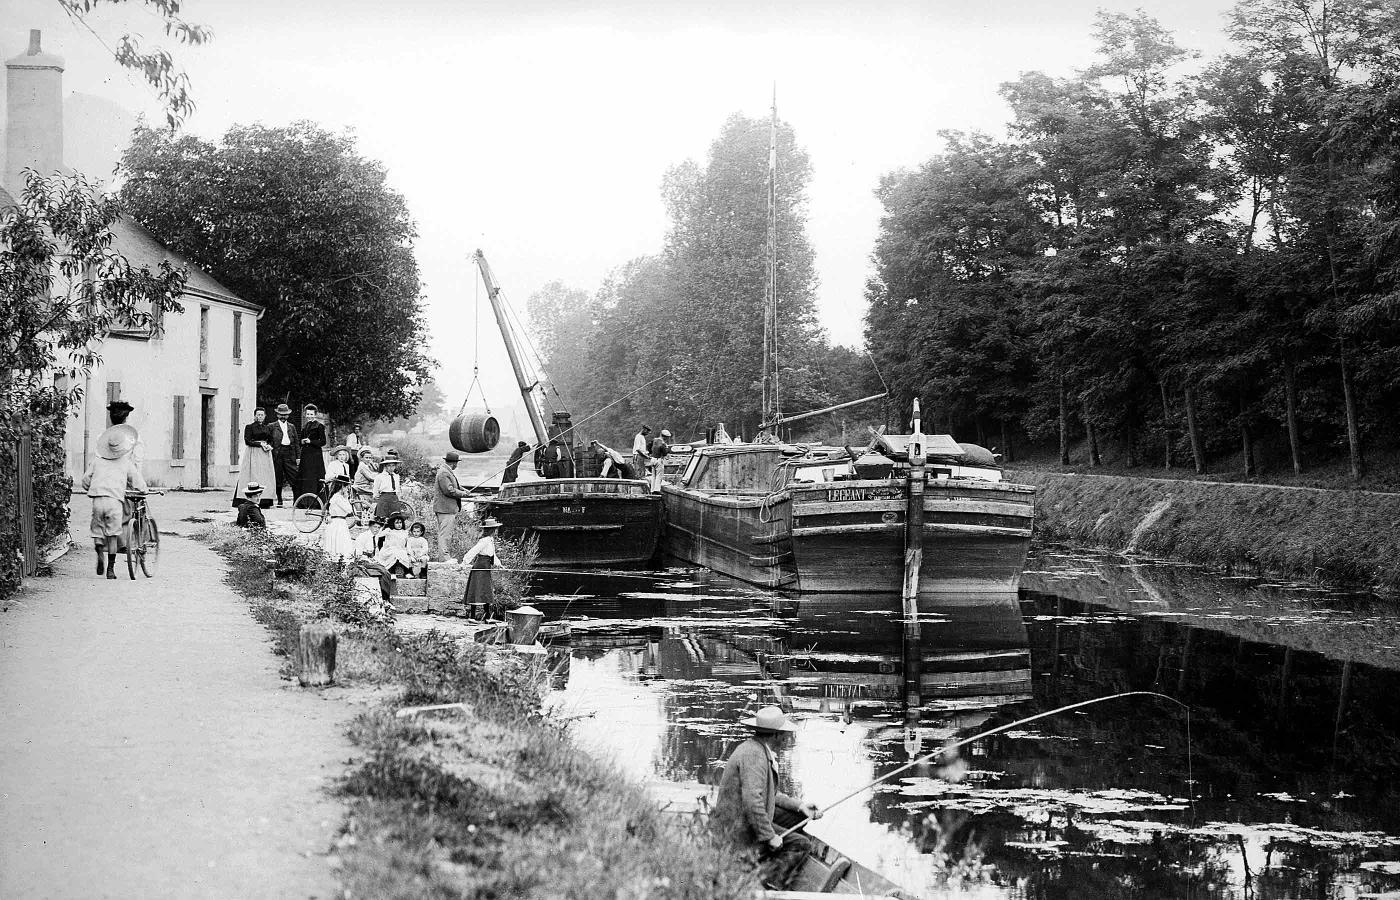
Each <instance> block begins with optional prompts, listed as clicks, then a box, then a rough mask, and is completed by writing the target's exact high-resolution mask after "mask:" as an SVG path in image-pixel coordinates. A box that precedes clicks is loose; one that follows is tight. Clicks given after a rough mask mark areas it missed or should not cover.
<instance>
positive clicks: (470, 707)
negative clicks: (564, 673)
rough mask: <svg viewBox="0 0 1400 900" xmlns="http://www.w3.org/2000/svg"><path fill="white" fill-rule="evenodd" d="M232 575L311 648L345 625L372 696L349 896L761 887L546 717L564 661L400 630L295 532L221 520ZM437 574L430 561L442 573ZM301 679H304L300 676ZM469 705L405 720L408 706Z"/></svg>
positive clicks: (345, 843)
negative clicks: (318, 627) (322, 633)
mask: <svg viewBox="0 0 1400 900" xmlns="http://www.w3.org/2000/svg"><path fill="white" fill-rule="evenodd" d="M205 539H206V540H207V541H208V542H209V543H210V544H211V545H212V546H213V547H214V548H215V549H216V550H218V551H219V552H220V553H221V554H223V555H224V557H225V558H226V559H227V560H228V561H229V564H230V574H229V581H230V583H231V584H232V585H233V586H234V587H235V588H236V589H237V590H239V591H240V592H241V593H242V594H244V596H245V597H247V599H248V601H249V602H250V604H251V606H252V608H253V613H254V616H255V617H256V618H257V619H258V620H259V621H261V622H263V623H264V624H265V625H267V626H268V628H269V629H270V630H271V631H272V634H273V637H274V641H275V644H276V651H277V652H278V653H279V654H282V655H285V656H288V657H289V658H290V657H292V656H293V655H294V654H295V649H296V644H297V634H298V630H299V629H300V626H301V625H302V624H303V623H305V622H308V621H315V620H321V621H330V622H332V623H333V624H334V626H335V628H336V631H337V636H338V647H337V652H336V657H337V667H336V683H337V685H336V687H334V688H331V689H323V690H332V691H338V692H351V693H357V694H359V695H361V696H364V697H370V698H372V703H371V705H370V706H369V708H368V709H367V710H366V711H365V712H364V713H362V714H361V715H360V716H359V717H358V718H356V720H355V721H354V722H353V723H352V725H351V727H350V739H351V741H352V742H353V744H354V745H355V747H356V750H357V754H358V756H357V759H356V761H355V764H354V765H353V766H352V768H351V771H350V772H349V774H348V776H347V777H346V779H345V780H344V782H343V784H342V787H341V793H342V795H343V796H344V797H345V798H347V799H348V800H349V803H350V813H349V817H348V819H347V820H346V822H345V825H344V828H343V830H342V833H341V836H340V838H339V839H338V840H337V841H336V847H335V849H336V853H337V855H338V859H339V872H340V876H341V888H342V891H343V893H344V894H345V895H346V896H350V897H409V896H413V897H428V896H432V897H448V896H452V897H468V896H471V897H478V896H479V897H486V896H490V897H540V896H548V897H580V898H582V897H648V898H657V900H667V898H674V900H699V898H715V900H730V898H733V900H737V898H739V897H750V896H753V895H754V893H755V892H756V889H757V882H756V881H755V880H754V878H753V875H752V873H751V872H749V871H746V870H745V868H744V867H742V866H736V865H735V861H734V859H733V858H732V856H730V855H729V851H728V850H727V849H726V848H723V847H721V846H719V845H718V844H717V843H716V842H715V840H714V838H713V837H712V836H711V834H710V832H709V830H708V829H706V828H704V827H703V826H701V825H700V824H699V823H687V822H684V821H680V820H678V819H676V818H675V817H672V816H668V815H665V814H663V812H662V811H661V810H660V809H659V808H658V805H657V803H656V801H655V800H654V799H653V798H652V797H651V796H650V795H649V794H648V793H647V792H646V791H645V790H644V789H643V787H642V786H641V785H640V784H638V783H637V782H636V781H634V780H632V779H630V778H628V777H626V776H624V775H623V774H621V773H620V772H619V771H617V770H616V769H615V768H614V767H612V766H611V765H609V764H607V763H606V762H603V761H600V760H598V759H596V758H594V757H593V756H591V755H590V754H588V753H587V752H585V751H584V750H582V749H581V748H580V747H579V746H578V745H577V744H576V743H575V742H574V740H573V739H572V737H571V735H570V732H569V727H568V724H567V722H566V721H563V720H562V719H560V718H557V717H554V716H551V715H549V714H547V713H546V712H544V711H543V709H542V702H541V701H542V700H543V698H544V694H545V692H546V690H547V689H548V683H549V677H550V673H549V671H548V670H547V668H545V667H544V666H543V665H542V664H541V662H539V661H540V660H543V659H544V657H541V656H522V655H519V654H514V653H511V652H510V651H508V650H503V649H498V648H495V647H490V646H487V645H485V644H478V643H473V642H471V641H470V640H467V641H462V640H457V639H454V638H452V637H448V636H446V635H444V634H441V633H438V632H429V633H426V634H401V633H399V632H397V631H395V630H394V628H393V627H392V615H386V614H385V612H384V611H383V610H382V608H377V604H376V603H374V601H373V600H370V601H368V602H365V601H364V600H362V599H361V595H358V594H357V593H356V590H355V585H354V582H353V579H350V578H349V576H348V575H346V574H345V571H344V570H343V569H341V568H340V567H338V566H336V565H335V564H333V563H331V562H330V561H329V560H328V559H326V557H325V555H324V554H322V553H320V552H319V550H317V549H316V548H309V547H306V546H305V545H303V544H300V543H298V542H297V541H296V540H295V539H293V538H291V537H279V536H276V535H267V534H262V535H257V534H248V533H246V532H243V531H242V530H240V529H236V528H231V527H228V526H216V527H214V528H211V529H210V530H209V532H208V533H207V534H206V535H205ZM429 577H431V569H430V573H429ZM288 674H290V673H288ZM444 704H457V706H456V707H455V708H452V709H444V710H438V711H433V712H424V713H420V714H409V715H399V713H401V712H404V711H405V709H406V708H408V707H421V706H432V705H444Z"/></svg>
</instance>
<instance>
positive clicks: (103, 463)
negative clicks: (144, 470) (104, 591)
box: [83, 417, 146, 578]
mask: <svg viewBox="0 0 1400 900" xmlns="http://www.w3.org/2000/svg"><path fill="white" fill-rule="evenodd" d="M123 418H125V417H123ZM135 449H136V429H134V428H132V427H131V426H130V425H126V424H123V423H118V424H116V425H114V426H113V427H111V428H108V429H107V430H106V431H105V432H103V434H102V437H101V438H100V439H99V440H98V444H97V455H96V456H95V457H93V460H92V462H91V463H89V464H88V467H87V471H86V472H84V473H83V490H84V491H86V492H87V495H88V496H89V497H91V498H92V523H91V527H90V531H89V533H90V534H91V535H92V543H93V547H94V549H96V550H97V574H98V575H102V574H104V573H105V574H106V576H107V577H108V578H116V577H117V553H118V552H119V551H121V550H125V549H126V543H127V541H128V540H129V539H130V537H131V535H130V522H131V503H130V502H129V501H128V500H127V499H126V492H127V491H128V490H130V491H134V492H136V493H141V494H144V493H146V480H145V479H144V478H142V477H141V470H140V468H138V467H137V465H136V460H135V458H134V457H133V456H132V451H133V450H135Z"/></svg>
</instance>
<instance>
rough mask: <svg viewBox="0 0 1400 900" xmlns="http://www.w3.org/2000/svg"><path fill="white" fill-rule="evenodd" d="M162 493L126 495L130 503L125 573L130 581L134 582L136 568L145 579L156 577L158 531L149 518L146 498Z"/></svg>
mask: <svg viewBox="0 0 1400 900" xmlns="http://www.w3.org/2000/svg"><path fill="white" fill-rule="evenodd" d="M164 493H165V491H147V492H146V493H144V494H142V493H137V492H135V491H128V492H127V494H126V499H127V500H129V501H131V521H130V536H129V537H128V539H127V542H126V572H127V574H128V575H130V576H131V580H132V581H135V580H136V569H137V567H138V566H139V567H140V569H141V572H142V574H144V575H145V576H146V577H147V578H155V577H156V570H157V568H158V567H159V563H160V530H159V529H158V528H157V527H156V520H155V519H154V518H152V517H151V510H150V507H149V506H148V505H147V504H146V498H147V497H149V496H151V495H152V494H164Z"/></svg>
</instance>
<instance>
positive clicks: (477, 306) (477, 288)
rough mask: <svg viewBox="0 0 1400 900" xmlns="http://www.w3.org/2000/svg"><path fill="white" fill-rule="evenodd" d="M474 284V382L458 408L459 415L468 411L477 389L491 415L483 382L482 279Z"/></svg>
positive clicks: (468, 387) (478, 279)
mask: <svg viewBox="0 0 1400 900" xmlns="http://www.w3.org/2000/svg"><path fill="white" fill-rule="evenodd" d="M472 285H473V286H474V290H473V291H472V383H471V384H469V385H468V386H467V396H466V397H464V398H463V399H462V408H461V409H459V410H457V415H459V416H460V415H462V414H463V413H465V412H466V411H467V404H468V403H471V402H472V390H473V389H475V390H476V391H477V392H478V393H480V394H481V405H482V406H484V407H485V408H486V414H487V415H488V416H489V415H491V401H489V400H487V399H486V387H485V386H484V385H483V384H482V383H481V279H480V278H473V279H472Z"/></svg>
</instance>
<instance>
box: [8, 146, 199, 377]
mask: <svg viewBox="0 0 1400 900" xmlns="http://www.w3.org/2000/svg"><path fill="white" fill-rule="evenodd" d="M120 210H121V206H120V204H119V203H118V202H117V200H116V199H115V198H113V197H99V196H98V195H97V194H96V193H95V192H94V191H93V189H92V187H91V185H89V184H88V182H87V181H86V180H85V179H84V178H83V176H81V175H77V176H73V177H71V178H70V177H63V176H53V177H50V178H42V177H40V176H39V175H37V174H36V173H34V172H32V171H31V172H28V173H27V174H26V179H25V188H24V191H23V192H22V193H21V195H20V199H19V205H18V206H13V207H9V208H7V209H0V381H3V382H4V383H5V384H6V385H8V384H9V383H10V382H11V381H12V380H13V379H14V378H15V377H16V376H17V375H20V376H23V377H25V378H26V379H28V380H29V381H31V382H34V383H37V382H38V381H39V380H40V379H43V378H45V377H47V376H48V375H49V374H50V373H51V372H53V371H58V372H61V373H63V374H66V375H68V376H70V378H71V379H72V380H73V382H74V383H75V384H81V380H80V378H79V377H78V376H81V375H83V374H86V373H87V372H90V371H91V370H92V368H93V366H95V365H96V364H97V363H99V362H100V361H101V359H102V356H101V353H102V342H103V341H104V340H105V339H106V338H107V336H108V335H109V334H110V333H111V332H112V331H115V330H118V329H123V330H145V329H148V328H152V327H156V325H157V323H158V322H159V320H160V318H161V316H162V315H163V314H164V313H166V312H171V311H175V312H178V311H179V310H180V304H179V301H178V298H179V296H180V294H181V293H183V291H184V288H185V273H184V272H183V271H175V270H174V269H172V268H171V266H170V264H169V263H166V262H162V263H161V264H160V266H159V268H157V269H156V270H155V271H152V270H151V269H149V268H146V267H142V268H134V267H133V266H132V265H131V264H130V263H129V262H127V260H126V259H125V257H123V256H122V255H121V254H120V253H119V252H117V251H116V250H114V249H113V248H112V223H114V222H115V221H116V220H117V217H118V216H119V215H120V214H121V212H120ZM73 390H74V392H75V393H74V398H75V399H76V397H77V393H76V392H77V391H79V390H80V388H78V387H75V388H74V389H73Z"/></svg>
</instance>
